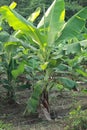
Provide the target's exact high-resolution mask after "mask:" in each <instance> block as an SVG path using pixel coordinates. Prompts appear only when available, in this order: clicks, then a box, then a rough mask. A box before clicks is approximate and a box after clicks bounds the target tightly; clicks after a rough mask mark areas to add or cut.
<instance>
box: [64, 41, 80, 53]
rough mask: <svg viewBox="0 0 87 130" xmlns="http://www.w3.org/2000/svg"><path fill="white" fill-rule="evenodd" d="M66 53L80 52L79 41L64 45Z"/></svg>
mask: <svg viewBox="0 0 87 130" xmlns="http://www.w3.org/2000/svg"><path fill="white" fill-rule="evenodd" d="M63 50H65V51H66V54H75V53H79V52H81V45H80V43H72V44H68V45H65V46H64V49H63Z"/></svg>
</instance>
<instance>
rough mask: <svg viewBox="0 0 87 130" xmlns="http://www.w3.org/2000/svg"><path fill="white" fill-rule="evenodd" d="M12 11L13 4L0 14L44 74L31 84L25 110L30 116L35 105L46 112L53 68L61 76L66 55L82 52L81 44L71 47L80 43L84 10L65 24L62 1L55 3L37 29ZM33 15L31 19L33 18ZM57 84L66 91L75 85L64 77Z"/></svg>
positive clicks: (83, 23) (52, 81) (85, 10)
mask: <svg viewBox="0 0 87 130" xmlns="http://www.w3.org/2000/svg"><path fill="white" fill-rule="evenodd" d="M13 8H14V4H13V6H12V5H11V6H9V7H8V6H2V7H0V14H1V15H2V18H3V19H5V20H6V21H7V22H8V23H9V25H10V26H11V27H13V29H14V30H15V31H16V32H15V33H13V37H15V38H16V39H17V40H18V41H19V42H20V43H21V45H22V46H23V47H24V46H25V47H26V48H27V47H28V48H29V49H30V50H31V51H32V52H33V53H32V55H36V56H37V59H38V61H39V65H38V68H39V69H38V70H39V73H40V74H42V75H43V76H42V78H41V79H40V80H38V81H36V82H35V84H34V90H33V93H32V96H31V97H30V98H29V100H28V105H27V108H26V111H28V112H29V113H32V112H35V111H36V110H37V108H38V106H39V105H41V106H43V108H44V109H45V110H46V111H47V112H48V113H49V98H48V90H49V88H52V87H55V80H53V74H54V72H55V68H57V70H58V74H60V73H61V72H60V71H62V73H64V72H65V70H64V69H62V70H61V69H60V66H59V65H61V64H62V65H63V68H64V65H65V62H64V60H65V59H64V58H65V55H67V53H68V52H69V53H72V51H74V52H75V53H78V51H81V46H80V44H79V43H77V44H73V42H74V41H79V35H80V34H81V32H82V29H83V27H84V26H85V23H86V19H87V7H85V8H83V9H82V10H81V11H79V12H78V13H77V14H75V15H74V16H72V17H71V18H70V19H69V20H68V21H67V22H66V21H65V2H64V0H54V1H53V3H52V4H51V6H50V7H49V8H48V10H47V11H46V12H45V14H44V16H43V17H42V19H41V21H40V22H39V24H38V25H37V26H34V25H33V23H32V21H33V20H30V18H29V19H28V20H26V19H25V18H23V17H22V16H21V15H19V14H18V13H17V12H16V11H15V10H14V9H13ZM35 15H36V14H34V15H32V16H34V17H35V18H36V16H35ZM32 19H33V18H32ZM76 47H77V49H76ZM70 48H71V50H70ZM69 53H68V54H69ZM32 58H33V56H32ZM51 79H52V80H51ZM58 83H60V84H63V85H64V86H65V87H68V88H69V89H72V88H74V87H75V85H76V83H75V82H74V81H72V80H70V79H67V78H64V76H63V77H62V76H61V77H59V78H58V79H57V80H56V84H58ZM45 113H46V112H45Z"/></svg>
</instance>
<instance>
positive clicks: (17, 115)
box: [0, 89, 87, 130]
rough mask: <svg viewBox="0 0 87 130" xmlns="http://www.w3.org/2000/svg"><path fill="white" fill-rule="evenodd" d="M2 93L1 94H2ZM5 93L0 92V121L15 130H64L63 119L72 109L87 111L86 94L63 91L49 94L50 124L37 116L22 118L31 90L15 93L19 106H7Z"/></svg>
mask: <svg viewBox="0 0 87 130" xmlns="http://www.w3.org/2000/svg"><path fill="white" fill-rule="evenodd" d="M2 93H3V94H2ZM5 94H6V93H5V91H4V90H2V92H0V120H2V121H4V122H5V123H12V124H13V126H14V129H16V130H36V129H37V130H46V129H48V130H49V129H50V130H51V129H52V130H64V126H65V121H64V118H65V117H66V116H67V115H68V114H69V112H70V111H71V110H72V109H75V108H77V107H78V105H81V106H82V109H87V94H86V93H85V94H84V93H82V92H74V91H63V92H62V95H60V92H53V93H50V111H51V117H52V119H53V121H52V122H48V121H47V120H46V119H45V118H42V119H41V118H38V115H37V114H36V115H29V116H24V115H23V113H24V110H25V107H26V102H27V100H28V98H29V96H30V95H31V90H28V89H26V90H22V91H18V92H16V97H17V102H19V104H8V103H7V102H6V100H5V98H4V97H5Z"/></svg>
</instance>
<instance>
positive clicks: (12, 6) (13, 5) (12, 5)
mask: <svg viewBox="0 0 87 130" xmlns="http://www.w3.org/2000/svg"><path fill="white" fill-rule="evenodd" d="M16 6H17V3H16V2H14V1H13V2H12V3H11V4H10V6H9V7H10V9H14V8H15V7H16Z"/></svg>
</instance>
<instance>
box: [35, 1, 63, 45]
mask: <svg viewBox="0 0 87 130" xmlns="http://www.w3.org/2000/svg"><path fill="white" fill-rule="evenodd" d="M64 17H65V5H64V0H54V2H53V3H52V5H51V6H50V7H49V8H48V10H47V11H46V13H45V14H44V16H43V17H42V19H41V21H40V22H39V24H38V26H37V27H38V28H41V27H42V28H44V30H45V28H47V29H48V32H47V35H48V40H47V42H48V44H52V43H54V40H55V38H56V37H57V35H58V33H59V32H60V31H61V29H62V27H63V25H64ZM58 31H59V32H58Z"/></svg>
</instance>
